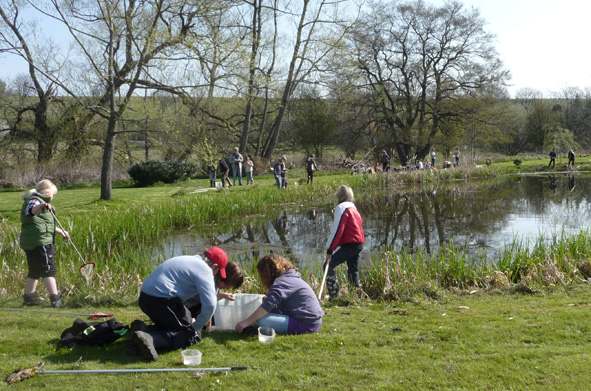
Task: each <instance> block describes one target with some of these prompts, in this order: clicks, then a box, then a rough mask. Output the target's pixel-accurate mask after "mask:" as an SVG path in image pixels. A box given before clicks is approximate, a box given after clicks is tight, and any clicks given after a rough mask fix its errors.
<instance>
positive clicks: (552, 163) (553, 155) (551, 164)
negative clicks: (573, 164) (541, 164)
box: [548, 150, 556, 168]
mask: <svg viewBox="0 0 591 391" xmlns="http://www.w3.org/2000/svg"><path fill="white" fill-rule="evenodd" d="M548 156H549V157H550V162H549V163H548V168H550V167H552V168H555V167H556V151H554V150H551V151H550V153H549V154H548Z"/></svg>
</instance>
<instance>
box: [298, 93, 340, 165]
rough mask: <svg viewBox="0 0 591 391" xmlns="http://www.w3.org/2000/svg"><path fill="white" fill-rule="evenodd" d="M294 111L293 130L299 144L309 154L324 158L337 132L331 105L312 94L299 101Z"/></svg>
mask: <svg viewBox="0 0 591 391" xmlns="http://www.w3.org/2000/svg"><path fill="white" fill-rule="evenodd" d="M294 111H295V113H294V114H295V119H294V121H293V130H294V134H295V138H296V140H297V142H298V144H299V145H301V146H302V147H303V148H304V149H305V150H306V152H307V153H311V152H314V153H315V154H316V155H317V156H322V151H323V149H324V147H326V146H327V145H328V144H330V143H332V142H334V135H335V131H336V119H335V116H334V115H333V113H332V110H331V108H330V104H329V103H328V102H327V101H326V100H323V99H321V98H320V97H318V95H317V93H312V94H308V95H307V96H305V97H304V98H303V99H301V100H299V101H298V102H297V105H296V109H295V110H294Z"/></svg>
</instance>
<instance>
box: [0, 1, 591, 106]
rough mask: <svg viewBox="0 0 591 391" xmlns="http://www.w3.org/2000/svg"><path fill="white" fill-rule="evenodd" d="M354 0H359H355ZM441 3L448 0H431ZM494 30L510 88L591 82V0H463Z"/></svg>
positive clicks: (5, 62)
mask: <svg viewBox="0 0 591 391" xmlns="http://www.w3.org/2000/svg"><path fill="white" fill-rule="evenodd" d="M352 1H355V0H352ZM431 2H432V3H439V4H441V3H443V2H444V0H431ZM463 2H464V4H466V5H467V6H473V7H475V8H477V9H478V10H479V11H480V14H481V15H482V17H483V18H484V19H485V20H486V22H487V30H488V31H489V32H492V33H494V34H495V35H496V47H497V50H498V52H499V55H500V57H501V59H502V61H503V63H504V64H505V67H506V68H507V69H508V70H509V71H510V72H511V76H512V79H511V80H510V84H511V86H510V87H509V91H510V92H511V94H512V95H514V94H515V92H517V91H518V90H519V89H521V88H526V87H527V88H535V89H538V90H541V91H542V92H544V94H545V95H549V94H551V93H552V92H558V91H560V90H561V89H563V88H565V87H581V88H586V87H591V23H590V22H589V19H590V18H591V0H463ZM39 24H40V25H39V28H40V30H43V31H44V36H50V37H52V38H53V39H54V40H55V41H56V42H60V41H61V42H64V40H66V39H67V34H66V32H65V30H64V29H63V28H61V26H56V25H55V23H50V22H48V21H47V20H43V19H39ZM19 73H26V65H25V64H24V63H23V62H21V61H19V60H16V59H14V58H10V57H8V56H6V55H5V56H0V79H3V80H6V79H11V78H13V77H14V76H15V75H17V74H19Z"/></svg>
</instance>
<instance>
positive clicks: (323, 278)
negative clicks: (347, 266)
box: [318, 260, 330, 301]
mask: <svg viewBox="0 0 591 391" xmlns="http://www.w3.org/2000/svg"><path fill="white" fill-rule="evenodd" d="M329 264H330V260H329V261H327V262H326V267H325V268H324V274H323V276H322V282H321V283H320V290H319V291H318V300H319V301H322V291H323V290H324V284H325V283H326V276H327V275H328V265H329Z"/></svg>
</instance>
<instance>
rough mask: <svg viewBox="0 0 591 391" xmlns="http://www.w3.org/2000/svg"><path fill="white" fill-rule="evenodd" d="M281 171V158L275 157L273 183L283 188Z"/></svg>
mask: <svg viewBox="0 0 591 391" xmlns="http://www.w3.org/2000/svg"><path fill="white" fill-rule="evenodd" d="M282 172H283V162H282V160H281V158H279V159H277V161H276V162H275V164H274V165H273V176H274V177H275V184H276V185H277V188H279V189H282V188H283V179H282V175H281V173H282Z"/></svg>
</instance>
